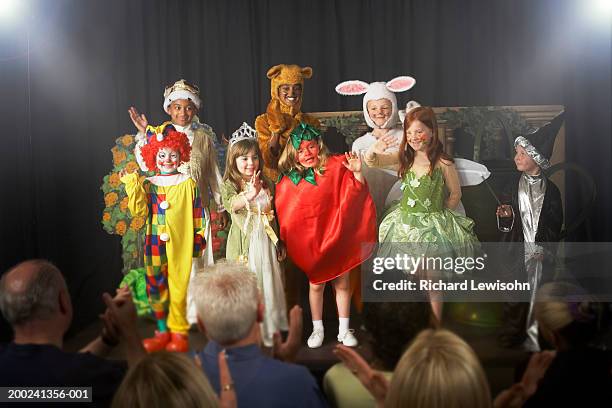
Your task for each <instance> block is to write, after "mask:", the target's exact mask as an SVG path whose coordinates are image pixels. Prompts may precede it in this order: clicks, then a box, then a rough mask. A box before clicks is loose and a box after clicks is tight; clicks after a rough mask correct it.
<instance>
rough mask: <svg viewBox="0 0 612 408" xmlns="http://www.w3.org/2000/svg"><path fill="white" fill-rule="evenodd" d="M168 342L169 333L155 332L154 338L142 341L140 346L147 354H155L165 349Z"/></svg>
mask: <svg viewBox="0 0 612 408" xmlns="http://www.w3.org/2000/svg"><path fill="white" fill-rule="evenodd" d="M169 342H170V333H168V332H159V331H157V330H156V331H155V336H154V337H151V338H149V339H144V340H143V341H142V345H143V346H144V348H145V350H146V351H147V353H155V352H156V351H162V350H165V349H166V346H167V345H168V343H169Z"/></svg>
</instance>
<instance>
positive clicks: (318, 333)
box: [307, 330, 324, 348]
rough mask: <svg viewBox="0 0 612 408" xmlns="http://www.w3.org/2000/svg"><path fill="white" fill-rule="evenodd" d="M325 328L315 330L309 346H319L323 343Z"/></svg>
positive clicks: (309, 339)
mask: <svg viewBox="0 0 612 408" xmlns="http://www.w3.org/2000/svg"><path fill="white" fill-rule="evenodd" d="M323 337H324V336H323V330H313V331H312V334H311V335H310V337H309V338H308V342H307V343H308V347H310V348H318V347H321V345H322V344H323Z"/></svg>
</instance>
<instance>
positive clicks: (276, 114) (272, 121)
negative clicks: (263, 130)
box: [266, 99, 287, 133]
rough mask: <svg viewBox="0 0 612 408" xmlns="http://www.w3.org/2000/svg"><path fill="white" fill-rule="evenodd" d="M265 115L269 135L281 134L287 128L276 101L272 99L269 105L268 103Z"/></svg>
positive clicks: (278, 103)
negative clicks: (266, 116)
mask: <svg viewBox="0 0 612 408" xmlns="http://www.w3.org/2000/svg"><path fill="white" fill-rule="evenodd" d="M266 113H267V115H268V123H269V130H270V132H271V133H282V132H283V131H284V130H285V129H286V128H287V124H286V123H285V118H284V115H283V112H282V111H281V108H280V102H279V100H278V99H272V100H271V101H270V103H268V108H267V109H266Z"/></svg>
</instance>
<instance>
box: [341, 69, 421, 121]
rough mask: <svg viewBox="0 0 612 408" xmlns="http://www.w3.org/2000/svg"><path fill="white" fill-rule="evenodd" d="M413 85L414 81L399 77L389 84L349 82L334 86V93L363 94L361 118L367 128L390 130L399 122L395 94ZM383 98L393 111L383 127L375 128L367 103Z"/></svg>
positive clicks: (410, 78) (407, 77) (409, 78)
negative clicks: (389, 103)
mask: <svg viewBox="0 0 612 408" xmlns="http://www.w3.org/2000/svg"><path fill="white" fill-rule="evenodd" d="M415 83H416V80H415V79H414V78H412V77H409V76H400V77H397V78H393V79H392V80H390V81H389V82H372V83H371V84H368V83H366V82H363V81H358V80H351V81H344V82H342V83H340V84H338V86H336V92H338V93H339V94H340V95H361V94H364V93H365V95H364V96H363V117H364V118H365V121H366V123H367V124H368V126H369V127H371V128H372V129H377V128H380V127H382V128H383V129H391V128H394V127H395V126H397V124H398V123H399V122H400V118H399V114H398V109H397V98H396V97H395V92H403V91H407V90H409V89H410V88H412V87H413V86H414V84H415ZM383 98H384V99H388V100H389V101H390V102H391V106H392V108H393V109H392V111H391V116H390V117H389V119H388V120H387V121H386V122H385V124H384V125H383V126H377V125H376V123H374V121H373V120H372V119H371V118H370V115H369V114H368V102H369V101H375V100H377V99H383Z"/></svg>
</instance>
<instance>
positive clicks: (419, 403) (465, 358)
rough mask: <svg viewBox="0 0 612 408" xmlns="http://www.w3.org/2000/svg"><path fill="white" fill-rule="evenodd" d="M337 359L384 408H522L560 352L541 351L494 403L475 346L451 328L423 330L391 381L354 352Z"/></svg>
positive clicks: (345, 349)
mask: <svg viewBox="0 0 612 408" xmlns="http://www.w3.org/2000/svg"><path fill="white" fill-rule="evenodd" d="M337 355H338V356H339V357H340V358H341V359H342V361H344V363H345V364H346V365H347V367H349V369H350V371H351V372H352V373H353V374H354V375H355V376H356V377H357V378H359V380H360V381H361V383H362V384H363V385H364V386H365V387H366V388H367V389H368V391H370V393H371V394H372V395H373V396H374V399H375V400H376V406H378V407H383V406H384V407H411V408H419V407H423V408H436V407H455V408H462V407H492V406H494V407H496V408H509V407H520V406H522V404H523V402H524V401H525V400H526V399H527V398H529V396H531V395H533V393H534V392H535V391H536V388H537V384H538V381H539V380H540V379H541V378H542V376H543V375H544V372H545V371H546V369H547V368H548V366H549V365H550V362H551V361H552V359H553V358H554V353H551V352H542V353H536V354H534V355H533V356H532V358H531V359H530V360H529V364H528V366H527V370H526V371H525V374H524V375H523V378H522V380H521V382H519V383H516V384H514V385H513V386H512V387H510V388H509V389H507V390H505V391H503V392H502V393H500V395H498V397H497V398H496V399H495V402H494V403H492V402H491V398H490V391H489V384H488V383H487V380H486V377H485V374H484V370H483V369H482V366H481V365H480V362H479V361H478V358H477V357H476V354H475V353H474V351H473V350H472V348H471V347H470V346H469V345H468V344H467V343H466V342H465V341H463V340H462V339H461V338H459V337H458V336H457V335H455V334H453V333H452V332H450V331H448V330H442V329H439V330H433V329H427V330H424V331H423V332H421V333H420V334H419V335H418V336H417V337H416V338H415V340H414V341H413V342H412V344H411V345H410V347H409V348H408V349H407V350H406V352H405V353H404V354H403V356H402V358H401V359H400V361H399V363H398V364H397V367H396V368H395V371H394V372H393V378H392V380H391V382H389V381H388V380H387V379H386V378H385V376H384V375H382V373H381V372H380V371H377V370H373V369H372V368H371V367H370V366H369V364H368V363H367V362H366V361H365V360H364V359H363V358H362V357H361V356H360V355H359V354H357V353H356V352H355V351H354V350H351V349H350V348H348V347H344V346H338V348H337Z"/></svg>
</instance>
